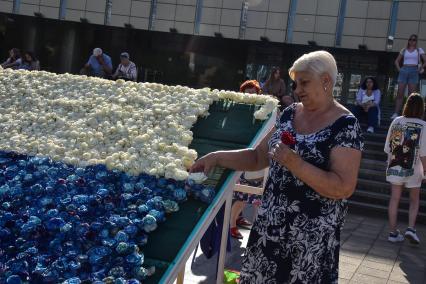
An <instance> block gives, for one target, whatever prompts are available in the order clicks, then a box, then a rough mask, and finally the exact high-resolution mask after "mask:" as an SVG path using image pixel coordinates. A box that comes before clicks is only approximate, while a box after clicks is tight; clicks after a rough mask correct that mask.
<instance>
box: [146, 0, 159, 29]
mask: <svg viewBox="0 0 426 284" xmlns="http://www.w3.org/2000/svg"><path fill="white" fill-rule="evenodd" d="M156 17H157V0H151V10H150V12H149V23H148V30H150V31H152V30H154V28H155V18H156Z"/></svg>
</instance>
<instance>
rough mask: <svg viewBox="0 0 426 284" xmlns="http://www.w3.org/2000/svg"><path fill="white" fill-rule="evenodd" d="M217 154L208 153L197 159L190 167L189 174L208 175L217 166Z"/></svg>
mask: <svg viewBox="0 0 426 284" xmlns="http://www.w3.org/2000/svg"><path fill="white" fill-rule="evenodd" d="M217 154H218V153H216V152H212V153H209V154H207V155H205V156H203V157H201V158H199V159H198V160H197V161H195V163H194V164H193V165H192V167H191V169H190V170H189V172H191V173H197V172H204V174H205V175H208V174H209V172H210V171H211V170H212V169H213V168H214V167H215V166H216V165H217V158H218V157H217Z"/></svg>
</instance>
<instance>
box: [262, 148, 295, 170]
mask: <svg viewBox="0 0 426 284" xmlns="http://www.w3.org/2000/svg"><path fill="white" fill-rule="evenodd" d="M268 155H269V157H270V158H271V159H273V160H275V161H277V162H278V163H279V164H280V165H282V166H285V167H287V168H292V167H294V166H296V165H297V164H298V163H300V161H301V159H300V157H299V155H297V154H296V152H295V151H293V150H292V149H291V148H290V147H288V146H287V145H285V144H283V143H281V142H278V144H276V145H275V146H274V148H273V149H272V151H271V152H269V153H268Z"/></svg>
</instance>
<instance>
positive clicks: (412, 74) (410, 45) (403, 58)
mask: <svg viewBox="0 0 426 284" xmlns="http://www.w3.org/2000/svg"><path fill="white" fill-rule="evenodd" d="M417 39H418V37H417V35H415V34H412V35H411V36H410V37H409V39H408V42H407V47H405V48H403V49H402V50H401V52H400V53H399V54H398V57H397V58H396V59H395V66H396V69H398V72H399V75H398V95H397V97H396V103H395V112H394V114H393V115H392V117H391V119H392V120H393V119H395V118H396V117H397V116H398V114H399V112H400V111H401V107H402V102H403V99H404V92H405V87H407V86H408V93H409V94H411V93H414V92H416V91H417V85H418V84H419V73H420V74H423V72H424V68H425V67H426V55H425V52H424V50H423V49H422V48H420V47H418V46H417ZM422 61H423V63H422Z"/></svg>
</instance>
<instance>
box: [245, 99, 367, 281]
mask: <svg viewBox="0 0 426 284" xmlns="http://www.w3.org/2000/svg"><path fill="white" fill-rule="evenodd" d="M296 106H297V105H296V104H293V105H291V106H290V107H288V108H287V109H285V110H284V112H283V113H282V115H281V117H280V118H279V119H278V120H277V123H276V125H275V128H276V132H275V133H274V134H273V135H272V137H271V140H270V141H269V148H270V149H271V148H272V147H273V146H274V145H276V144H277V143H278V142H279V140H280V135H281V133H282V132H283V131H288V132H290V133H291V134H292V135H293V136H294V137H295V138H296V141H297V142H296V145H295V146H294V150H295V151H296V152H297V153H298V154H299V155H300V156H301V157H302V158H303V160H305V161H307V162H309V163H311V164H312V165H315V166H317V167H318V168H321V169H324V170H328V168H329V163H330V152H331V149H332V148H333V147H348V148H354V149H357V150H362V148H363V140H362V135H361V129H360V126H359V124H358V121H357V119H356V118H355V117H354V116H353V115H344V116H342V117H340V118H338V119H337V120H336V121H335V122H334V123H333V124H331V125H329V126H327V127H325V128H324V129H321V130H319V131H318V132H315V133H312V134H308V135H300V134H297V133H295V130H294V128H293V125H292V121H293V118H294V114H295V110H296ZM346 212H347V202H346V200H333V199H329V198H326V197H322V196H320V195H319V194H318V193H316V192H315V191H314V190H313V189H312V188H310V187H309V186H307V185H306V184H304V183H303V182H302V181H301V180H299V179H297V178H296V177H294V176H293V175H292V173H291V172H290V171H288V170H287V169H286V168H285V167H282V166H281V165H280V164H278V163H277V162H275V161H272V162H271V166H270V171H269V176H268V180H267V183H266V187H265V192H264V194H263V198H262V205H261V206H260V207H259V211H258V213H259V214H258V216H257V218H256V221H255V223H254V225H253V228H252V230H251V233H250V238H249V241H248V244H247V250H246V254H245V257H244V259H243V266H242V270H241V276H240V283H242V284H247V283H250V284H255V283H256V284H278V283H337V280H338V264H339V248H340V230H341V228H342V226H343V222H344V218H345V215H346Z"/></svg>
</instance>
